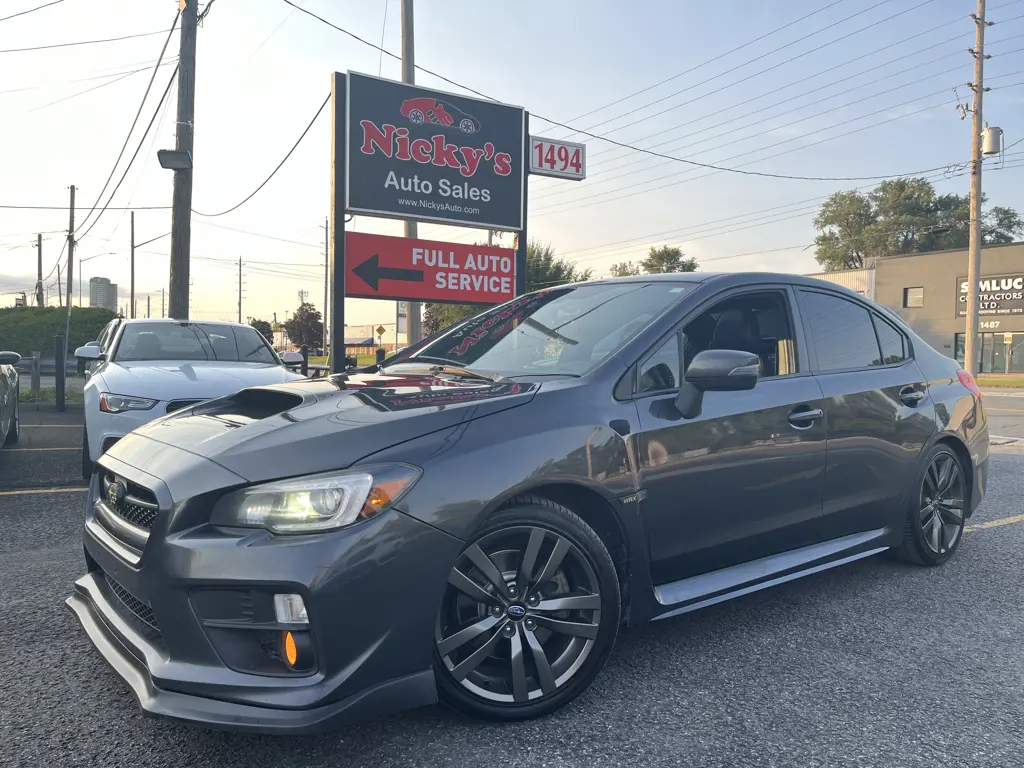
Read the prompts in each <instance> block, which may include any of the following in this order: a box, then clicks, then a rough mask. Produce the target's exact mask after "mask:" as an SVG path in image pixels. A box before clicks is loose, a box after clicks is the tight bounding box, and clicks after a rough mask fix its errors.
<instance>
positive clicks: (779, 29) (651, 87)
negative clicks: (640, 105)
mask: <svg viewBox="0 0 1024 768" xmlns="http://www.w3.org/2000/svg"><path fill="white" fill-rule="evenodd" d="M841 2H844V0H835V2H832V3H829V4H828V5H826V6H823V7H821V8H819V9H817V10H816V11H812V12H811V13H808V14H806V15H804V16H801V17H800V18H799V19H796V20H795V21H791V22H789V23H788V24H783V25H782V26H781V27H776V28H775V29H773V30H772V31H770V32H765V33H764V34H763V35H761V36H760V37H755V38H754V39H753V40H750V41H748V42H746V43H744V44H743V45H738V46H736V47H735V48H733V49H732V50H729V51H726V52H725V53H721V54H719V55H718V56H715V57H714V58H711V59H708V60H707V61H702V62H701V63H700V64H697V65H696V66H693V67H690V68H689V69H686V70H683V71H682V72H677V73H676V74H674V75H672V76H671V77H666V78H665V79H664V80H660V81H658V82H657V83H655V84H654V85H649V86H647V87H646V88H641V89H640V90H639V91H633V93H630V94H627V95H625V96H623V97H622V98H620V99H616V100H615V101H612V102H609V103H607V104H605V105H604V106H601V107H598V108H597V109H592V110H590V111H589V112H584V113H583V114H582V115H577V116H576V117H574V118H572V119H571V120H570V121H569V122H574V121H576V120H582V119H583V118H584V117H589V116H590V115H593V114H594V113H596V112H601V111H602V110H605V109H608V107H614V106H615V105H616V104H621V103H622V102H624V101H628V100H629V99H631V98H633V97H634V96H639V95H640V94H641V93H647V91H652V90H654V89H655V88H657V87H658V86H661V85H664V84H665V83H670V82H672V81H673V80H677V79H679V78H680V77H683V76H684V75H688V74H690V73H691V72H695V71H697V70H698V69H701V68H702V67H706V66H707V65H708V64H714V63H715V62H716V61H719V60H720V59H724V58H725V57H726V56H731V55H732V54H734V53H737V52H739V51H741V50H743V49H744V48H748V47H750V46H751V45H753V44H754V43H759V42H761V41H762V40H764V39H766V38H768V37H771V36H772V35H774V34H776V33H778V32H782V31H784V30H786V29H789V28H790V27H793V26H796V25H797V24H799V23H800V22H801V21H806V20H807V19H809V18H811V17H812V16H816V15H818V14H819V13H822V12H824V11H827V10H828V9H829V8H832V7H833V6H835V5H839V3H841ZM826 29H827V27H826ZM818 31H819V32H820V31H822V30H818ZM814 34H817V32H816V33H814ZM801 39H804V38H801ZM795 42H800V41H799V40H797V41H795ZM380 44H381V45H384V40H383V38H381V43H380ZM791 45H792V43H791ZM776 50H778V49H776ZM382 55H383V54H382Z"/></svg>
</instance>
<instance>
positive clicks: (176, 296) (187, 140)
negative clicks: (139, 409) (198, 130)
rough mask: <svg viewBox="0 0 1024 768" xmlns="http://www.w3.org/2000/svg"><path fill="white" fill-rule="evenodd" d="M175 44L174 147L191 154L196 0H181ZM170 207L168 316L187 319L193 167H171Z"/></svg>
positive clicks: (193, 116) (193, 127)
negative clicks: (176, 112)
mask: <svg viewBox="0 0 1024 768" xmlns="http://www.w3.org/2000/svg"><path fill="white" fill-rule="evenodd" d="M182 3H183V5H184V8H182V11H181V35H180V39H179V43H180V44H179V48H178V57H179V58H178V120H177V131H176V141H175V149H176V150H177V151H178V152H187V153H188V156H189V157H192V139H193V136H194V134H195V126H194V124H193V122H194V118H195V106H196V27H197V25H198V14H197V10H198V5H199V0H182ZM171 207H172V211H171V274H170V282H171V317H173V318H174V319H176V320H188V314H189V285H190V283H189V266H190V263H189V259H190V258H191V239H192V168H191V166H190V167H189V168H187V169H178V170H175V171H174V198H173V200H172V206H171Z"/></svg>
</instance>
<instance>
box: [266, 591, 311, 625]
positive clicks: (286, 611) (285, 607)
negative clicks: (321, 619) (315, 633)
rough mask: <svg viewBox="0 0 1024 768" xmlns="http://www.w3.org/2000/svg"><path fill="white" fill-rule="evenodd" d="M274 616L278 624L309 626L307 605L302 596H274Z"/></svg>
mask: <svg viewBox="0 0 1024 768" xmlns="http://www.w3.org/2000/svg"><path fill="white" fill-rule="evenodd" d="M274 616H275V617H276V618H277V623H278V624H309V615H308V614H307V613H306V604H305V603H304V602H302V597H301V596H300V595H274Z"/></svg>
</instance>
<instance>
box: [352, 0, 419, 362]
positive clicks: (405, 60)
mask: <svg viewBox="0 0 1024 768" xmlns="http://www.w3.org/2000/svg"><path fill="white" fill-rule="evenodd" d="M402 82H403V83H415V82H416V38H415V35H414V33H413V0H402ZM418 234H419V233H418V230H417V227H416V222H415V221H406V222H405V236H406V237H409V238H416V237H417V236H418ZM406 312H407V313H408V316H407V319H406V323H407V326H408V327H407V331H408V338H409V343H410V344H415V343H416V342H417V341H419V340H420V339H422V338H423V312H422V309H421V305H420V302H418V301H410V302H409V303H408V305H407V309H406ZM335 330H337V329H335Z"/></svg>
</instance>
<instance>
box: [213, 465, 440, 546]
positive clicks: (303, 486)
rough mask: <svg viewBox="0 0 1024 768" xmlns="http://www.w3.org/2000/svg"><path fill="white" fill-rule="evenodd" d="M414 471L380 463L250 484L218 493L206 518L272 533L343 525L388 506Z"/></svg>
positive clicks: (410, 480)
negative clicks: (210, 513)
mask: <svg viewBox="0 0 1024 768" xmlns="http://www.w3.org/2000/svg"><path fill="white" fill-rule="evenodd" d="M420 474H421V470H420V469H418V468H417V467H411V466H409V465H407V464H384V465H374V466H367V467H358V468H353V469H345V470H341V471H337V472H326V473H324V474H317V475H307V476H305V477H296V478H292V479H290V480H279V481H275V482H272V483H264V484H262V485H254V486H252V487H249V488H242V489H240V490H237V491H232V492H231V493H228V494H225V495H224V496H222V497H221V498H220V499H219V500H218V501H217V504H216V505H215V506H214V509H213V516H212V517H211V520H210V522H212V523H213V524H214V525H226V526H245V527H260V528H267V529H269V530H271V531H273V532H275V533H316V532H319V531H330V530H335V529H337V528H344V527H345V526H346V525H351V524H352V523H356V522H359V521H360V520H367V519H369V518H371V517H374V516H376V515H379V514H380V513H381V512H383V511H384V510H386V509H388V508H389V507H390V506H392V505H393V504H394V503H395V502H396V501H398V500H399V499H400V498H401V497H402V496H403V495H404V494H405V492H406V491H408V490H409V489H410V488H411V487H412V485H413V483H415V482H416V481H417V480H418V479H419V477H420Z"/></svg>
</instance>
